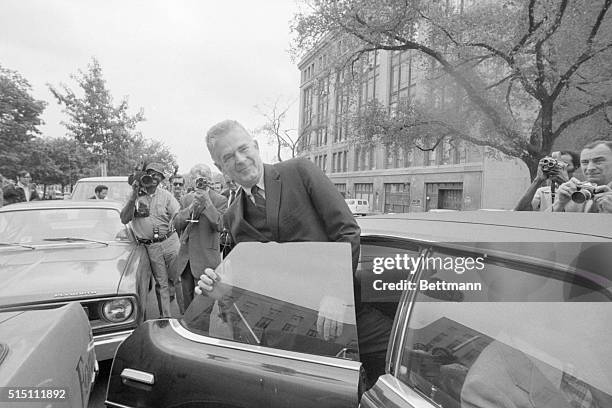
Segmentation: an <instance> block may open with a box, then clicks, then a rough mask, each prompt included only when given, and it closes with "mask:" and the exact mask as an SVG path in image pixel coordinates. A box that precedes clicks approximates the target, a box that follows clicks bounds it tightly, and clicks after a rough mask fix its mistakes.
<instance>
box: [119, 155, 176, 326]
mask: <svg viewBox="0 0 612 408" xmlns="http://www.w3.org/2000/svg"><path fill="white" fill-rule="evenodd" d="M163 171H164V170H163V166H162V165H161V164H159V163H149V164H148V165H147V166H145V167H144V168H143V170H142V171H136V172H135V174H133V175H132V176H130V178H129V179H128V182H129V183H130V184H131V185H132V189H133V190H132V194H131V196H130V198H129V200H128V202H127V203H126V204H125V206H124V207H123V209H122V210H121V222H122V223H124V224H127V223H129V222H130V221H131V222H132V228H133V229H134V233H135V234H136V237H137V239H138V242H139V243H141V244H143V245H144V246H145V248H146V249H147V253H148V254H149V260H150V262H151V271H152V273H153V278H154V279H155V282H156V285H155V292H156V295H157V304H158V307H159V313H160V316H161V317H172V316H171V312H170V302H171V298H170V286H171V285H173V286H174V289H175V290H176V297H177V303H178V304H179V310H180V311H181V313H182V312H183V309H182V307H183V297H182V292H181V286H180V285H179V282H180V278H179V274H178V272H177V270H176V268H175V260H176V258H177V255H178V252H179V247H180V244H179V239H178V236H177V234H175V233H174V228H173V225H172V219H173V217H174V216H175V215H176V213H177V212H178V211H179V203H178V201H176V199H175V198H174V196H173V195H172V193H170V192H169V191H166V190H164V189H162V188H157V187H158V186H159V184H160V183H161V181H162V180H163V179H164V173H163Z"/></svg>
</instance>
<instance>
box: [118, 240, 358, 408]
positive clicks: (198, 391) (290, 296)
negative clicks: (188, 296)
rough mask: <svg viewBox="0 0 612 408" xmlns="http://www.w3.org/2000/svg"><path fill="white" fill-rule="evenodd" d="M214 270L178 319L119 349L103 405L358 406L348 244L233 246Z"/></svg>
mask: <svg viewBox="0 0 612 408" xmlns="http://www.w3.org/2000/svg"><path fill="white" fill-rule="evenodd" d="M216 271H217V273H218V274H219V276H220V278H221V279H220V281H219V282H218V283H217V285H216V288H215V290H214V291H213V292H212V293H210V296H203V295H199V296H196V298H195V299H194V302H193V303H192V304H191V306H190V307H189V309H188V310H187V311H186V312H185V315H184V317H183V318H182V319H180V320H156V321H148V322H145V323H144V324H142V325H141V326H140V327H139V328H138V329H137V330H135V331H134V333H133V334H132V335H131V336H130V337H128V339H126V340H125V341H124V343H123V344H122V345H121V346H120V347H119V349H118V351H117V354H116V357H115V359H114V361H113V366H112V369H111V375H110V378H109V387H108V394H107V402H106V403H107V404H108V405H109V406H116V407H126V406H127V407H136V406H138V407H147V406H165V407H170V406H171V407H213V406H214V407H261V406H266V407H286V406H303V407H332V406H334V407H354V406H356V405H357V404H358V398H359V387H360V378H361V373H360V369H361V364H360V363H359V362H358V361H357V359H358V345H357V330H356V325H355V305H354V297H353V279H352V272H351V252H350V245H348V244H346V243H315V242H304V243H285V244H278V243H241V244H239V245H237V246H236V247H235V248H234V249H233V250H232V252H231V253H230V255H229V256H228V257H227V258H225V259H224V261H223V262H222V263H221V264H220V265H219V267H218V268H217V269H216ZM333 322H336V323H337V324H336V325H335V326H334V327H336V330H331V329H330V328H331V327H332V326H333ZM318 323H320V325H319V324H318ZM325 332H329V333H328V337H327V338H324V337H325V336H324V334H325Z"/></svg>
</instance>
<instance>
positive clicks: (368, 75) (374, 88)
mask: <svg viewBox="0 0 612 408" xmlns="http://www.w3.org/2000/svg"><path fill="white" fill-rule="evenodd" d="M363 72H364V75H365V77H364V79H363V80H362V83H361V94H360V95H359V104H360V107H364V106H365V105H366V104H367V103H368V102H371V101H373V100H379V99H381V98H380V97H379V95H378V93H379V92H380V85H379V80H380V57H379V54H378V51H370V52H369V53H368V55H367V58H365V59H364V61H363Z"/></svg>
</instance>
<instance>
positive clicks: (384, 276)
mask: <svg viewBox="0 0 612 408" xmlns="http://www.w3.org/2000/svg"><path fill="white" fill-rule="evenodd" d="M420 251H421V248H420V247H419V246H418V245H417V244H413V243H411V242H409V241H405V240H394V239H392V238H391V239H383V238H374V237H362V240H361V255H360V259H359V265H358V266H357V272H356V276H357V280H358V283H359V293H358V294H357V296H358V298H359V299H360V300H361V302H362V303H368V304H371V305H372V306H374V307H376V308H377V309H378V310H380V311H381V312H383V313H384V314H385V315H387V316H388V317H390V318H391V319H393V318H394V317H395V311H396V309H397V304H398V302H399V300H400V297H401V295H402V292H403V289H400V288H399V287H398V288H397V290H391V289H389V286H385V285H388V284H390V283H395V282H400V281H402V280H404V279H409V278H410V274H411V271H410V270H406V269H404V268H402V267H403V262H402V261H403V259H404V257H405V256H406V257H411V258H417V257H418V256H419V254H420ZM398 257H399V259H400V264H399V265H397V262H396V260H397V259H398ZM386 260H389V261H386ZM385 262H387V264H386V265H385ZM398 266H399V267H398Z"/></svg>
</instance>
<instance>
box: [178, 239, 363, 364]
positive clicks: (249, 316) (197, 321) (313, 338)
mask: <svg viewBox="0 0 612 408" xmlns="http://www.w3.org/2000/svg"><path fill="white" fill-rule="evenodd" d="M314 254H316V255H314ZM215 271H216V272H217V273H218V275H219V276H220V277H221V281H220V282H219V283H217V284H216V289H215V291H213V292H212V293H211V294H210V296H205V295H200V296H196V297H195V299H194V301H193V302H192V303H191V305H190V307H189V308H188V310H187V311H186V312H185V315H184V319H183V320H182V321H181V323H182V324H183V325H184V326H185V327H186V328H187V329H188V330H190V331H192V332H194V333H198V334H203V335H207V336H210V337H216V338H222V339H228V340H233V341H237V342H241V343H248V344H256V345H261V346H266V347H272V348H277V349H283V350H291V351H298V352H305V353H310V354H319V355H324V356H331V357H333V356H345V355H346V354H347V350H353V351H354V353H353V354H354V355H357V354H356V353H357V352H358V348H357V329H356V326H355V305H354V295H353V277H352V271H351V251H350V245H349V244H347V243H331V242H326V243H321V242H300V243H297V242H296V243H284V244H279V243H274V242H271V243H258V242H244V243H240V244H238V245H237V246H236V247H235V248H234V249H233V250H232V252H231V253H230V254H229V256H228V257H227V258H225V259H224V260H223V261H222V263H221V264H220V265H219V266H218V267H217V268H216V270H215ZM322 317H329V318H330V319H331V320H333V321H336V322H339V324H340V326H341V331H336V332H335V334H336V335H337V336H331V337H330V338H329V339H327V340H325V339H324V338H323V337H324V327H319V326H318V325H317V320H318V319H322ZM323 321H324V320H320V322H323ZM328 329H329V326H328Z"/></svg>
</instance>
